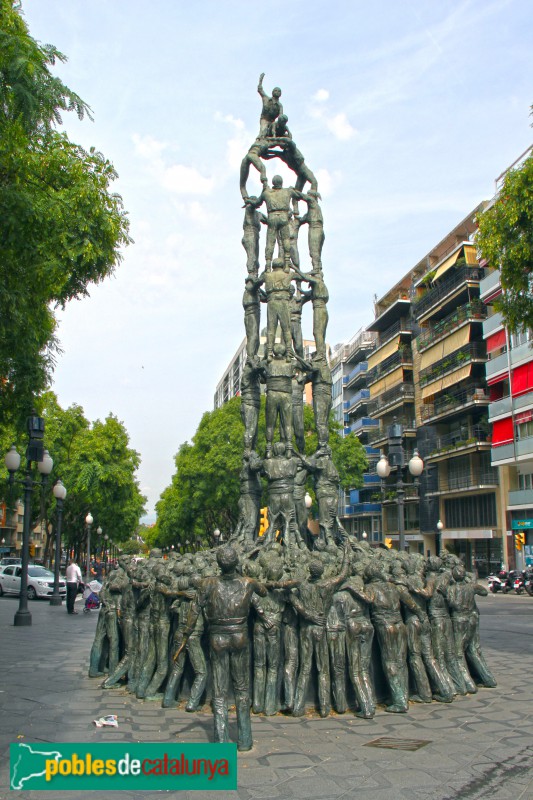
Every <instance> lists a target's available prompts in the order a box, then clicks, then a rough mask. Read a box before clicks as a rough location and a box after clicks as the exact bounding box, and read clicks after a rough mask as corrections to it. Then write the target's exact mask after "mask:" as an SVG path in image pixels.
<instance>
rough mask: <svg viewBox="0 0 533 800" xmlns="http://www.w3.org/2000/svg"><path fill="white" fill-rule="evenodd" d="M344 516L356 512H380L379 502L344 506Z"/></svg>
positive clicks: (353, 514)
mask: <svg viewBox="0 0 533 800" xmlns="http://www.w3.org/2000/svg"><path fill="white" fill-rule="evenodd" d="M344 514H345V516H347V517H348V516H355V515H356V514H381V503H354V504H353V505H351V506H345V510H344Z"/></svg>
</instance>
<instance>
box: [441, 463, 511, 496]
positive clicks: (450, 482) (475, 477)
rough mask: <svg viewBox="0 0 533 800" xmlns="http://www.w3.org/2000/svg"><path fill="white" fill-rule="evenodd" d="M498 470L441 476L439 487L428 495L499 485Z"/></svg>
mask: <svg viewBox="0 0 533 800" xmlns="http://www.w3.org/2000/svg"><path fill="white" fill-rule="evenodd" d="M498 484H499V481H498V470H497V469H491V470H487V471H486V472H473V473H471V474H470V475H451V476H450V475H449V476H442V477H441V476H439V488H438V489H437V490H436V491H433V492H426V495H428V496H429V495H439V494H447V493H449V492H467V491H472V490H478V489H485V488H488V487H490V488H492V487H494V486H498Z"/></svg>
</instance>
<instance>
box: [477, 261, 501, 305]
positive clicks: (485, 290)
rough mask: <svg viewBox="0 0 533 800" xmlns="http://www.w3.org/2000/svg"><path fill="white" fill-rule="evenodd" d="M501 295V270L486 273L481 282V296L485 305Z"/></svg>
mask: <svg viewBox="0 0 533 800" xmlns="http://www.w3.org/2000/svg"><path fill="white" fill-rule="evenodd" d="M499 293H500V270H499V269H495V270H493V271H492V272H488V273H487V272H486V273H485V277H484V278H483V279H482V280H481V281H480V282H479V296H480V298H481V300H483V302H484V303H486V302H487V301H490V300H493V299H494V298H495V297H496V296H497V295H498V294H499Z"/></svg>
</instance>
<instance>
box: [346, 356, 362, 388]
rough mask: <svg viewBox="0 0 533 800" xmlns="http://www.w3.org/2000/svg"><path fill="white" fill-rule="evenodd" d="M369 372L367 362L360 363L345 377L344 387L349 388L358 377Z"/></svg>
mask: <svg viewBox="0 0 533 800" xmlns="http://www.w3.org/2000/svg"><path fill="white" fill-rule="evenodd" d="M367 371H368V364H367V362H366V361H360V362H359V364H357V366H356V367H354V368H353V369H352V371H351V372H349V373H348V375H345V376H344V378H343V379H342V382H343V384H344V386H348V385H349V384H350V383H351V382H352V381H353V380H354V379H355V378H356V377H357V376H358V375H361V374H362V373H366V372H367Z"/></svg>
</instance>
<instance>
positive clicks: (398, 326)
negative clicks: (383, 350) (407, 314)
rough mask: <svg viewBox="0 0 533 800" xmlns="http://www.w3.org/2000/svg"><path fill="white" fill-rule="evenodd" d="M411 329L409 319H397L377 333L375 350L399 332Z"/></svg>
mask: <svg viewBox="0 0 533 800" xmlns="http://www.w3.org/2000/svg"><path fill="white" fill-rule="evenodd" d="M412 330H413V323H412V322H411V320H410V319H399V320H398V321H397V322H395V323H394V325H391V326H390V328H387V330H385V331H383V332H382V333H380V334H379V337H378V341H377V343H376V347H375V349H376V350H377V348H378V347H383V345H384V344H387V342H390V340H391V339H394V337H395V336H398V335H399V334H400V333H411V332H412Z"/></svg>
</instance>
